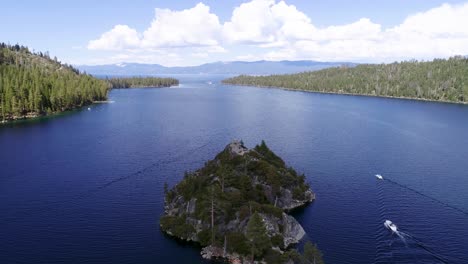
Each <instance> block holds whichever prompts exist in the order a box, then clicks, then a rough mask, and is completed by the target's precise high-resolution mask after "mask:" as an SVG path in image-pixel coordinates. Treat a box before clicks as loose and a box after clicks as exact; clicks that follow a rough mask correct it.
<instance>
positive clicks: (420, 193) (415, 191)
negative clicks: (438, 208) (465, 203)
mask: <svg viewBox="0 0 468 264" xmlns="http://www.w3.org/2000/svg"><path fill="white" fill-rule="evenodd" d="M382 180H385V181H386V182H389V183H392V184H395V185H397V186H399V187H401V188H405V189H407V190H410V191H412V192H414V193H417V194H418V195H420V196H423V197H425V198H428V199H430V200H432V201H434V202H437V203H439V204H441V205H443V206H446V207H448V208H451V209H453V210H456V211H458V212H460V213H462V214H464V215H466V216H468V211H465V210H464V209H461V208H458V207H456V206H453V205H451V204H448V203H446V202H443V201H441V200H439V199H436V198H434V197H432V196H429V195H427V194H425V193H422V192H420V191H418V190H415V189H413V188H411V187H409V186H406V185H403V184H400V183H398V182H396V181H393V180H391V179H388V178H385V179H382Z"/></svg>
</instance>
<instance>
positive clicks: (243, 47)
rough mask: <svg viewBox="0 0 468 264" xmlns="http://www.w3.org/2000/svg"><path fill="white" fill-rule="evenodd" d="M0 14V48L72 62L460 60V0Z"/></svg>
mask: <svg viewBox="0 0 468 264" xmlns="http://www.w3.org/2000/svg"><path fill="white" fill-rule="evenodd" d="M0 14H1V15H2V21H3V22H2V23H0V42H7V43H10V44H16V43H19V44H21V45H26V46H28V47H30V49H32V50H35V51H43V52H44V51H49V52H50V54H51V56H57V57H58V58H59V60H61V61H62V62H66V63H69V64H74V65H83V64H88V65H98V64H114V63H122V62H127V63H129V62H137V63H157V64H161V65H165V66H189V65H199V64H203V63H209V62H215V61H238V60H242V61H254V60H274V61H277V60H316V61H348V62H361V63H362V62H369V63H386V62H393V61H401V60H410V59H417V60H431V59H433V58H447V57H450V56H454V55H468V0H461V1H456V0H454V1H439V0H391V1H386V0H381V1H375V0H353V1H350V0H326V1H321V0H284V1H278V0H244V1H238V0H196V1H192V0H172V1H167V0H166V1H161V0H132V1H128V0H125V1H124V0H114V1H105V0H101V1H96V0H92V1H91V0H80V1H63V0H60V1H59V0H42V1H33V0H30V1H26V0H15V1H4V2H3V3H2V5H1V6H0Z"/></svg>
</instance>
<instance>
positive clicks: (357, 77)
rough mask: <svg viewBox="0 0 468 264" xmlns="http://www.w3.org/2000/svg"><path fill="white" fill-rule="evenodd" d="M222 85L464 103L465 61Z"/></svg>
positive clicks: (467, 97)
mask: <svg viewBox="0 0 468 264" xmlns="http://www.w3.org/2000/svg"><path fill="white" fill-rule="evenodd" d="M223 83H225V84H234V85H246V86H259V87H278V88H286V89H293V90H301V91H310V92H321V93H338V94H353V95H369V96H381V97H398V98H408V99H418V100H430V101H442V102H454V103H467V102H468V59H467V58H465V57H461V56H457V57H452V58H450V59H435V60H433V61H427V62H418V61H414V60H413V61H405V62H400V63H397V62H396V63H391V64H361V65H358V66H356V67H335V68H329V69H324V70H320V71H314V72H303V73H298V74H287V75H270V76H248V75H241V76H237V77H233V78H229V79H226V80H223Z"/></svg>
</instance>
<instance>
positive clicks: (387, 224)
mask: <svg viewBox="0 0 468 264" xmlns="http://www.w3.org/2000/svg"><path fill="white" fill-rule="evenodd" d="M384 226H385V227H386V228H387V229H388V230H390V231H391V232H392V235H393V234H395V235H397V236H398V237H399V238H400V240H401V241H402V242H403V243H404V244H405V246H406V247H408V242H407V239H409V240H411V243H412V244H414V245H416V246H417V247H419V248H421V249H423V250H424V251H426V252H427V253H429V255H430V256H432V257H434V258H435V259H437V260H438V261H440V262H442V263H449V262H448V260H447V259H446V258H445V257H443V256H441V255H440V254H438V253H437V252H435V251H434V250H432V249H431V248H430V247H429V246H427V245H425V244H424V243H423V242H422V241H420V240H419V239H417V238H415V237H414V236H412V235H410V234H408V233H405V232H403V231H401V230H399V229H398V227H397V226H396V225H395V224H394V223H393V222H392V221H390V220H385V222H384Z"/></svg>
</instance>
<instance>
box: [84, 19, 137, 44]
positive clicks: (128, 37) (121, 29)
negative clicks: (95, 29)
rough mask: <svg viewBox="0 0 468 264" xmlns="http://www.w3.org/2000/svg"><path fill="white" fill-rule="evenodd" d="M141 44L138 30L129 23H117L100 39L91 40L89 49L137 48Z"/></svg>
mask: <svg viewBox="0 0 468 264" xmlns="http://www.w3.org/2000/svg"><path fill="white" fill-rule="evenodd" d="M139 45H140V38H139V36H138V32H137V31H136V30H135V29H133V28H130V27H129V26H127V25H117V26H115V27H114V28H113V29H111V30H110V31H108V32H106V33H104V34H102V36H101V37H100V38H99V39H96V40H91V41H90V42H89V43H88V49H91V50H121V49H124V48H135V47H138V46H139Z"/></svg>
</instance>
